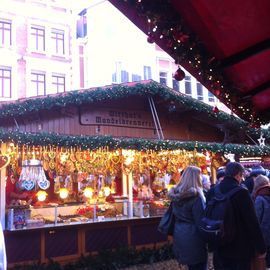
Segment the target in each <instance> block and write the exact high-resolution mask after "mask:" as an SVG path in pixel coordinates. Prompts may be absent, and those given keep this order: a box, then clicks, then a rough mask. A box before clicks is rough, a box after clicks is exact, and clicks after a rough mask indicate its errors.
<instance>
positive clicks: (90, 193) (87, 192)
mask: <svg viewBox="0 0 270 270" xmlns="http://www.w3.org/2000/svg"><path fill="white" fill-rule="evenodd" d="M83 195H84V196H85V197H86V198H92V196H93V189H92V188H89V187H87V188H85V189H84V191H83Z"/></svg>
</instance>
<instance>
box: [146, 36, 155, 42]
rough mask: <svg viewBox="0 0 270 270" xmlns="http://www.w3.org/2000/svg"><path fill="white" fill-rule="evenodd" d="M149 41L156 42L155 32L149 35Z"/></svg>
mask: <svg viewBox="0 0 270 270" xmlns="http://www.w3.org/2000/svg"><path fill="white" fill-rule="evenodd" d="M147 42H148V43H151V44H152V43H154V42H155V38H154V36H153V34H150V35H149V36H148V37H147Z"/></svg>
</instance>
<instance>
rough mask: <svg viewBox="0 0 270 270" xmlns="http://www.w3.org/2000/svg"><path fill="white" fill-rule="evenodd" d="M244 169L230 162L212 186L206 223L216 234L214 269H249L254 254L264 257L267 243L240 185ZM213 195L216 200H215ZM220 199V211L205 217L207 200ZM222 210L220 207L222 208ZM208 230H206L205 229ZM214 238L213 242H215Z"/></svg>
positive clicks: (250, 200)
mask: <svg viewBox="0 0 270 270" xmlns="http://www.w3.org/2000/svg"><path fill="white" fill-rule="evenodd" d="M244 173H245V169H244V167H243V166H242V165H241V164H240V163H238V162H229V163H228V164H227V165H226V168H225V177H224V179H223V181H222V182H220V184H217V185H216V186H215V187H214V190H213V191H212V192H211V193H210V194H209V197H208V198H207V202H206V212H205V214H206V216H205V217H203V218H202V221H205V224H206V226H205V224H203V225H201V226H200V227H202V228H203V230H202V231H204V229H205V228H206V231H207V229H208V228H214V229H213V231H214V232H215V234H214V235H215V236H216V237H214V238H213V239H212V240H213V242H212V243H211V241H210V246H211V248H212V249H213V251H214V267H215V270H250V267H251V260H252V258H253V257H255V256H258V257H264V256H265V252H266V246H265V242H264V239H263V235H262V232H261V229H260V225H259V222H258V219H257V216H256V212H255V208H254V205H253V201H252V199H251V197H250V194H249V191H248V190H247V189H246V188H244V187H243V186H241V183H242V180H243V177H244ZM214 198H216V199H214ZM219 200H220V201H222V202H223V203H222V205H221V206H220V209H221V210H220V214H221V213H222V212H223V216H220V217H217V220H215V217H213V218H212V219H211V216H210V217H209V216H208V217H207V209H209V207H210V206H209V204H210V202H211V203H212V202H213V201H216V202H217V201H219ZM222 209H223V210H222ZM207 233H209V232H208V231H207ZM215 241H216V242H215Z"/></svg>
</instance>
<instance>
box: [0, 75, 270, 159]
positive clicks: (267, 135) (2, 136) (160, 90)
mask: <svg viewBox="0 0 270 270" xmlns="http://www.w3.org/2000/svg"><path fill="white" fill-rule="evenodd" d="M135 97H142V98H144V99H146V100H147V98H148V97H152V98H153V100H154V102H155V104H156V107H157V109H158V110H161V109H162V110H166V112H167V113H180V114H182V113H183V114H188V115H190V117H191V119H192V117H195V119H197V120H199V121H203V122H205V123H206V124H208V125H212V126H216V128H219V129H221V130H222V131H223V132H224V134H225V133H226V130H233V131H234V132H236V133H237V134H238V133H239V134H238V135H239V138H240V135H241V134H244V135H245V136H246V138H247V137H249V138H250V139H251V140H250V142H251V141H252V142H253V143H254V142H255V143H254V145H247V144H242V143H244V142H242V141H241V142H240V143H241V144H232V143H226V144H225V143H208V142H197V141H193V142H180V141H171V140H146V139H136V138H135V139H134V138H129V139H128V138H112V137H110V136H71V135H63V134H54V133H49V134H46V133H29V132H22V131H20V130H16V131H14V130H11V131H10V130H9V131H8V130H6V129H5V128H4V126H5V125H4V124H5V121H6V120H8V121H10V120H12V121H14V122H15V123H16V119H19V118H20V117H24V118H27V117H28V116H29V115H30V114H36V113H39V112H41V111H43V112H46V111H47V110H59V109H61V108H64V107H68V106H78V107H80V106H81V105H83V104H93V103H99V102H108V101H113V100H119V99H126V98H128V99H129V98H130V99H132V98H135ZM0 123H2V125H1V124H0V143H1V142H8V141H14V142H16V143H20V144H27V145H58V146H64V147H78V146H80V147H82V148H85V149H87V148H89V149H97V148H98V147H105V146H106V147H109V148H111V149H117V148H129V149H137V150H147V149H153V150H162V149H163V150H174V149H185V150H190V151H191V150H194V149H196V150H197V151H200V152H203V151H205V150H209V151H212V152H214V153H236V152H237V153H239V154H242V155H244V156H256V155H260V156H263V155H269V153H270V148H269V147H268V145H267V142H268V141H269V139H270V132H269V131H267V130H262V129H259V128H250V127H249V125H248V122H246V121H244V120H242V119H240V118H238V117H235V116H234V115H232V114H227V113H225V112H222V111H220V112H213V110H212V106H210V105H208V104H205V103H203V102H201V101H198V100H196V99H193V98H191V97H189V96H186V95H184V94H181V93H179V92H176V91H174V90H172V89H170V88H168V87H166V86H163V85H162V84H159V83H157V82H154V81H151V80H150V81H141V82H133V83H127V84H120V85H110V86H104V87H98V88H91V89H82V90H77V91H70V92H65V93H59V94H54V95H50V96H41V97H35V98H32V99H29V98H28V99H23V100H18V101H15V102H9V103H2V104H0ZM1 126H2V128H1ZM240 133H241V134H240ZM261 135H263V136H264V139H265V143H266V145H265V146H263V147H261V146H260V145H257V144H256V141H257V139H258V138H259V137H260V136H261ZM253 143H252V144H253Z"/></svg>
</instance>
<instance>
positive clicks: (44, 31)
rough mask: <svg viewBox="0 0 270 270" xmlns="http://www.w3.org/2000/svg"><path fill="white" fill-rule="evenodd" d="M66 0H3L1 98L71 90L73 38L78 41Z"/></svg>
mask: <svg viewBox="0 0 270 270" xmlns="http://www.w3.org/2000/svg"><path fill="white" fill-rule="evenodd" d="M3 2H4V3H3ZM67 3H68V1H63V0H57V1H53V0H48V1H41V0H7V1H6V0H2V2H1V4H2V5H1V8H0V100H1V101H9V100H16V99H20V98H27V97H33V96H40V95H47V94H52V93H59V92H64V91H66V90H67V88H68V89H70V88H73V85H74V80H75V79H74V77H75V72H74V70H73V50H74V49H75V47H74V44H73V43H72V41H74V40H76V28H75V19H73V18H74V16H73V13H72V10H71V8H70V7H69V5H68V4H67ZM73 20H74V21H73ZM73 36H74V37H73Z"/></svg>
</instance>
